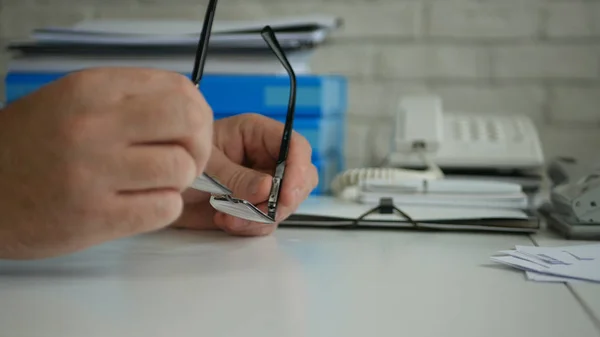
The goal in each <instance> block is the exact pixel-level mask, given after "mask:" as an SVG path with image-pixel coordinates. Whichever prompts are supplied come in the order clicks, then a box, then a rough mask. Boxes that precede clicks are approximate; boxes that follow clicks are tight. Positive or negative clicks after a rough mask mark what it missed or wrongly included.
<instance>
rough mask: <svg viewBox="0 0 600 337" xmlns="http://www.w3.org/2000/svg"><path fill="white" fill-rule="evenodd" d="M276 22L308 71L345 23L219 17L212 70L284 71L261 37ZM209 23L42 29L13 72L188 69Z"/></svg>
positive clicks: (16, 46) (293, 57) (92, 23)
mask: <svg viewBox="0 0 600 337" xmlns="http://www.w3.org/2000/svg"><path fill="white" fill-rule="evenodd" d="M265 25H270V26H271V27H272V28H273V30H274V31H275V33H276V34H277V38H278V40H279V42H280V44H281V46H282V47H283V48H284V49H285V50H286V53H287V54H288V55H287V56H288V57H289V59H290V60H289V61H290V63H291V64H292V66H293V67H294V70H295V71H296V73H298V74H301V73H309V72H310V67H309V62H310V58H311V56H312V54H313V52H314V50H315V48H316V47H318V46H319V45H320V44H322V43H324V42H325V40H326V38H327V37H328V36H329V34H330V33H331V32H332V31H333V30H335V29H336V28H338V26H340V25H341V21H340V20H339V19H338V18H337V17H332V16H325V15H312V16H306V17H287V18H272V19H263V20H253V21H215V22H214V25H213V29H212V33H211V37H210V40H209V47H208V50H209V52H208V53H209V57H208V59H207V61H206V69H205V73H227V74H232V73H233V74H240V73H242V74H273V73H281V74H285V69H284V68H283V67H282V65H281V64H280V63H279V61H278V60H277V58H275V57H274V56H273V54H272V52H271V51H270V50H269V48H268V45H267V44H266V42H265V41H264V40H263V39H262V37H261V35H260V31H261V29H262V28H263V27H264V26H265ZM201 28H202V21H201V20H200V21H196V20H140V19H136V20H133V19H132V20H87V21H81V22H78V23H76V24H75V25H72V26H67V27H40V28H37V29H35V30H34V31H33V32H32V33H31V34H30V36H29V38H28V39H27V40H24V41H13V42H11V43H10V44H9V46H8V48H9V50H11V51H13V52H16V53H17V55H14V57H13V58H12V60H11V62H10V63H9V71H10V72H16V71H29V72H31V71H38V72H39V71H45V70H49V69H51V70H52V71H76V70H81V69H85V68H90V67H99V66H140V67H152V68H161V69H167V70H171V71H176V72H189V71H191V70H190V68H191V67H192V65H193V61H194V56H195V52H196V48H197V45H198V40H199V37H200V33H201Z"/></svg>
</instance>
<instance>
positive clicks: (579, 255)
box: [491, 244, 600, 283]
mask: <svg viewBox="0 0 600 337" xmlns="http://www.w3.org/2000/svg"><path fill="white" fill-rule="evenodd" d="M491 259H492V261H494V262H497V263H501V264H504V265H508V266H511V267H514V268H517V269H520V270H524V271H525V273H526V275H527V278H528V279H529V280H531V281H539V282H569V283H570V282H598V283H600V244H592V245H580V246H567V247H535V246H516V247H515V249H514V250H508V251H500V252H498V254H497V255H495V256H492V258H491Z"/></svg>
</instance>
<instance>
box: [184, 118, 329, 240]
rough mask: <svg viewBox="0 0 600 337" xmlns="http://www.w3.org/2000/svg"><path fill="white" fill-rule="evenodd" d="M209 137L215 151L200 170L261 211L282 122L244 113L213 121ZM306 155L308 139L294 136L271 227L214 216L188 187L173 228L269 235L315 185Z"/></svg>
mask: <svg viewBox="0 0 600 337" xmlns="http://www.w3.org/2000/svg"><path fill="white" fill-rule="evenodd" d="M213 134H214V137H213V143H214V148H213V150H212V153H211V157H210V160H209V161H208V164H207V166H206V170H205V172H206V173H208V174H210V175H212V176H213V177H215V178H217V179H218V180H219V181H220V182H221V183H223V184H225V185H226V186H227V187H229V188H230V189H231V190H232V191H233V194H234V196H235V197H238V198H242V199H246V200H248V201H250V202H251V203H253V204H255V205H257V206H258V207H259V208H260V209H261V210H262V211H263V212H264V211H266V200H267V199H268V196H269V192H270V189H271V180H272V174H273V171H274V168H275V163H276V160H277V158H278V155H279V149H280V144H281V137H282V134H283V124H282V123H280V122H277V121H275V120H273V119H270V118H267V117H264V116H262V115H258V114H244V115H240V116H235V117H230V118H225V119H221V120H218V121H216V122H215V124H214V133H213ZM311 155H312V149H311V147H310V144H309V143H308V141H307V140H306V139H305V138H304V137H303V136H301V135H300V134H298V133H296V132H294V134H293V135H292V138H291V142H290V150H289V154H288V158H287V161H286V171H285V176H284V179H283V185H282V189H281V194H280V199H279V207H278V212H277V219H276V220H277V221H276V223H275V224H263V223H255V222H249V221H246V220H244V219H240V218H235V217H232V216H230V215H226V214H223V213H221V212H216V211H215V210H214V209H213V208H212V206H211V205H210V204H209V203H208V199H209V195H208V194H206V193H204V192H199V191H196V190H192V189H190V190H187V191H186V192H184V194H183V196H184V203H185V206H184V211H183V213H182V215H181V217H180V218H179V219H178V220H177V221H176V222H175V224H174V226H175V227H179V228H191V229H220V230H223V231H225V232H227V233H230V234H233V235H241V236H262V235H269V234H271V233H272V232H273V231H274V230H275V229H276V228H277V225H278V224H279V222H280V221H281V220H283V219H285V218H287V217H288V216H289V215H290V214H291V213H292V212H294V211H295V210H296V209H297V208H298V206H299V204H300V203H301V202H302V201H304V200H305V199H306V198H307V197H308V195H309V194H310V192H311V191H312V190H313V189H314V188H315V187H316V186H317V184H318V181H319V180H318V172H317V169H316V167H315V166H314V165H313V164H312V162H311Z"/></svg>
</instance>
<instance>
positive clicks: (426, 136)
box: [331, 96, 444, 200]
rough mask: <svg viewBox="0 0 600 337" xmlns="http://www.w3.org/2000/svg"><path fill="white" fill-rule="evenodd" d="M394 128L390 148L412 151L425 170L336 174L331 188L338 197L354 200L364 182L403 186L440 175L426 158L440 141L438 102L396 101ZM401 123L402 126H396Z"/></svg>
mask: <svg viewBox="0 0 600 337" xmlns="http://www.w3.org/2000/svg"><path fill="white" fill-rule="evenodd" d="M398 108H399V111H398V113H397V114H396V125H397V127H396V128H395V130H394V144H393V145H394V148H393V151H398V152H402V153H405V154H407V155H408V154H415V155H417V156H418V158H419V159H420V161H421V163H422V164H424V165H425V166H427V167H428V168H427V170H416V169H415V170H413V169H403V168H396V167H371V168H355V169H350V170H347V171H345V172H343V173H341V174H339V175H337V176H336V177H335V178H334V179H333V181H332V183H331V190H332V191H333V194H334V195H336V196H338V197H339V198H342V199H346V200H355V199H356V198H357V196H358V192H359V189H360V188H361V187H364V186H365V185H368V184H376V185H380V186H381V185H383V184H386V185H388V186H390V187H394V186H397V187H399V188H402V187H403V185H404V184H403V183H405V182H414V181H430V180H438V179H442V178H444V173H443V172H442V170H441V169H440V168H439V167H438V166H437V165H436V164H435V163H434V162H433V161H432V160H431V159H430V158H429V156H430V155H431V153H434V152H435V151H437V150H438V149H439V147H440V143H441V141H442V132H443V125H442V123H441V113H442V110H441V101H440V99H437V98H435V97H433V98H432V97H427V96H425V97H409V98H404V99H402V100H401V101H400V103H399V107H398ZM398 125H402V126H403V127H398Z"/></svg>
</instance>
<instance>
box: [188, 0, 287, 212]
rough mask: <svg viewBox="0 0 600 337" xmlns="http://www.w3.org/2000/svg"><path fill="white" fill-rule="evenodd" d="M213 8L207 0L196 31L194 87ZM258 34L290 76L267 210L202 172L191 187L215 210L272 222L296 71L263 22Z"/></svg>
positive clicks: (199, 76)
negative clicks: (236, 195)
mask: <svg viewBox="0 0 600 337" xmlns="http://www.w3.org/2000/svg"><path fill="white" fill-rule="evenodd" d="M216 9H217V0H210V1H209V3H208V6H207V9H206V13H205V16H204V22H203V24H202V32H201V33H200V39H199V41H198V48H197V50H196V58H195V60H194V68H193V71H192V76H191V79H192V82H193V83H194V84H195V85H196V87H197V88H198V89H200V81H201V79H202V76H203V73H204V65H205V63H206V58H207V54H208V46H209V41H210V35H211V31H212V26H213V21H214V16H215V13H216ZM260 34H261V37H262V38H263V40H264V41H265V42H266V43H267V45H268V47H269V49H270V50H271V51H272V52H273V54H275V56H276V57H277V59H278V60H279V62H280V63H281V65H282V66H283V67H284V68H285V70H286V72H287V73H288V76H289V78H290V95H289V102H288V107H287V114H286V118H285V125H284V130H283V135H282V138H281V145H280V150H279V156H278V159H277V162H276V166H275V172H274V174H273V181H272V185H271V191H270V193H269V198H268V200H267V203H268V204H267V205H268V206H267V214H265V213H264V212H262V211H261V210H259V209H258V208H257V207H256V206H254V205H252V204H251V203H250V202H248V201H246V200H242V199H237V198H234V197H233V196H232V194H233V193H232V191H231V190H230V189H229V188H227V187H226V186H224V185H223V184H221V183H220V182H219V181H218V180H216V179H215V178H213V177H211V176H209V175H207V174H206V173H203V174H202V176H201V177H198V178H197V179H196V181H195V182H194V184H193V185H192V187H193V188H195V189H198V190H201V191H205V192H209V193H211V194H212V195H211V205H212V206H213V207H214V208H215V209H217V210H219V211H222V212H224V213H228V214H230V215H233V216H236V217H240V218H244V219H247V220H251V221H257V222H264V223H273V222H275V220H276V216H277V207H278V203H279V195H280V193H281V187H282V185H283V178H284V175H285V169H286V161H287V157H288V153H289V147H290V142H291V137H292V134H293V123H294V115H295V107H296V74H295V72H294V69H293V68H292V66H291V65H290V63H289V61H288V59H287V57H286V55H285V52H284V51H283V48H282V47H281V45H280V43H279V41H278V40H277V37H276V35H275V32H274V31H273V29H272V28H271V27H270V26H268V25H267V26H265V27H264V28H263V29H262V31H261V33H260Z"/></svg>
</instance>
